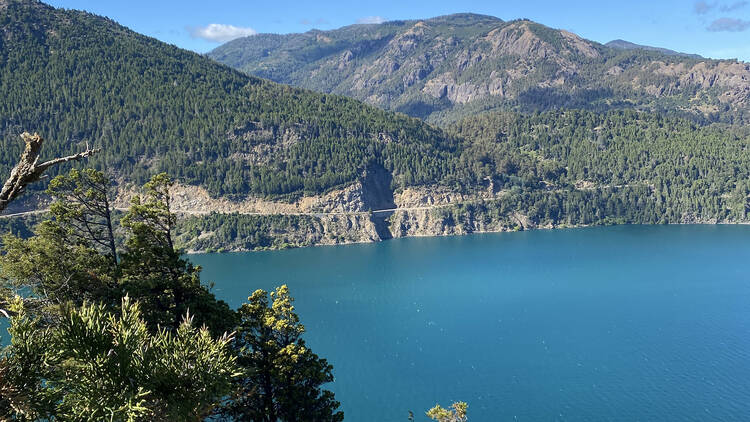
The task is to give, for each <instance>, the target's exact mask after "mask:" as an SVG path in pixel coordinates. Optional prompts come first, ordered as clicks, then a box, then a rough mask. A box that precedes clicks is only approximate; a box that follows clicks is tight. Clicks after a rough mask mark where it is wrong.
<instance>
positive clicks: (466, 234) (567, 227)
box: [183, 221, 750, 256]
mask: <svg viewBox="0 0 750 422" xmlns="http://www.w3.org/2000/svg"><path fill="white" fill-rule="evenodd" d="M748 225H750V221H742V222H727V221H722V222H713V223H709V222H703V223H701V222H696V223H659V224H650V223H625V224H581V225H572V226H555V227H548V226H541V227H530V228H525V229H522V230H477V231H472V232H468V233H461V234H455V233H452V234H418V235H412V236H399V237H392V238H389V239H382V240H378V241H361V242H341V243H315V244H311V245H304V246H290V247H283V248H274V247H270V248H262V249H250V250H247V249H237V250H224V251H202V250H190V251H186V252H185V253H184V254H183V255H185V256H191V255H205V254H235V253H253V252H271V251H283V250H289V249H302V248H316V247H332V246H348V245H365V244H371V243H380V242H387V241H390V240H397V239H408V238H431V237H462V236H471V235H473V234H498V233H517V232H524V231H536V230H549V231H554V230H576V229H585V228H592V227H618V226H645V227H653V226H748Z"/></svg>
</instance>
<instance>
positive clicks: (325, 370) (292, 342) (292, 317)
mask: <svg viewBox="0 0 750 422" xmlns="http://www.w3.org/2000/svg"><path fill="white" fill-rule="evenodd" d="M270 299H271V301H269V294H268V293H267V292H265V291H263V290H256V291H255V292H254V293H253V294H252V296H250V297H249V298H248V303H246V304H244V305H242V307H241V308H240V310H239V314H240V318H241V320H240V325H239V327H238V328H237V332H236V335H235V336H236V338H235V341H234V348H235V350H236V351H237V354H238V360H237V362H238V364H239V365H240V366H241V367H242V368H244V369H245V373H244V374H243V376H242V377H240V378H238V379H237V381H236V384H237V386H238V393H237V397H235V398H234V400H233V401H232V402H231V403H230V404H229V405H228V406H227V407H226V408H225V412H224V414H225V415H227V416H229V417H231V418H232V419H233V420H236V421H252V422H276V421H279V420H280V421H285V422H292V421H300V422H302V421H309V422H325V421H331V422H334V421H342V420H343V419H344V414H343V412H341V411H337V409H338V407H339V403H338V402H337V401H336V400H335V399H334V396H333V393H331V392H330V391H326V390H322V389H321V386H322V385H323V384H326V383H329V382H332V381H333V373H332V370H333V367H332V366H331V365H329V364H328V362H327V361H326V360H325V359H321V358H319V357H318V356H317V355H316V354H315V353H313V352H312V351H311V350H310V349H309V348H307V346H306V345H305V341H304V340H303V339H302V334H303V333H304V332H305V327H304V326H303V325H302V324H301V323H300V321H299V317H298V316H297V314H296V313H295V312H294V306H293V305H292V303H293V301H294V299H293V298H292V297H291V296H290V295H289V289H288V288H287V286H281V287H279V288H277V289H276V290H275V291H274V292H271V294H270Z"/></svg>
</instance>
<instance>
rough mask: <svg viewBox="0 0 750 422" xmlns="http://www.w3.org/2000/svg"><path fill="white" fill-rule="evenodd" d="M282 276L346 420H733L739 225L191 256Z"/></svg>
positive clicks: (748, 324) (748, 379)
mask: <svg viewBox="0 0 750 422" xmlns="http://www.w3.org/2000/svg"><path fill="white" fill-rule="evenodd" d="M191 258H192V259H193V260H194V261H195V262H197V263H199V264H201V265H203V266H204V273H203V275H204V279H205V280H212V281H214V282H216V288H215V291H216V293H217V294H218V296H220V297H221V298H224V299H225V300H228V301H229V302H230V303H231V305H233V306H238V305H239V304H240V303H241V302H242V301H243V300H244V299H245V298H246V297H247V296H248V295H249V294H250V292H251V291H252V290H254V289H257V288H263V289H271V288H273V287H274V286H277V285H279V284H281V283H286V284H288V285H289V286H290V289H291V292H292V294H293V295H294V296H295V297H296V299H297V302H296V305H297V309H298V311H299V313H300V315H301V318H302V321H303V323H304V324H305V325H306V326H307V329H308V333H307V334H306V338H307V340H308V343H309V344H310V346H311V347H312V348H313V350H314V351H316V352H317V353H318V354H320V355H321V356H323V357H326V358H328V360H329V361H330V362H331V363H332V364H333V365H334V373H335V376H336V381H335V382H334V383H332V384H330V389H332V390H333V391H334V392H335V393H336V396H337V399H338V400H339V401H341V403H342V407H343V410H344V411H345V415H346V418H347V420H350V421H378V422H382V421H406V420H407V415H408V411H409V410H412V411H414V413H415V414H417V416H418V418H417V420H426V418H421V419H420V418H419V416H420V415H423V412H424V411H425V410H426V409H428V408H429V407H431V406H433V405H434V404H435V403H436V402H440V403H442V404H450V402H451V401H455V400H463V401H466V402H468V403H469V414H470V420H471V421H493V420H521V421H530V420H533V421H537V420H542V421H556V420H560V421H563V420H570V421H573V420H575V421H579V420H588V421H603V420H613V421H635V420H641V421H663V420H679V421H687V420H696V421H697V420H700V421H706V420H717V421H730V420H750V360H748V357H749V355H750V335H749V334H750V273H749V271H748V270H750V227H747V226H621V227H606V228H587V229H575V230H555V231H530V232H520V233H501V234H486V235H472V236H465V237H446V238H412V239H401V240H391V241H387V242H382V243H378V244H366V245H352V246H336V247H317V248H306V249H296V250H287V251H275V252H260V253H258V252H256V253H245V254H222V255H194V256H192V257H191Z"/></svg>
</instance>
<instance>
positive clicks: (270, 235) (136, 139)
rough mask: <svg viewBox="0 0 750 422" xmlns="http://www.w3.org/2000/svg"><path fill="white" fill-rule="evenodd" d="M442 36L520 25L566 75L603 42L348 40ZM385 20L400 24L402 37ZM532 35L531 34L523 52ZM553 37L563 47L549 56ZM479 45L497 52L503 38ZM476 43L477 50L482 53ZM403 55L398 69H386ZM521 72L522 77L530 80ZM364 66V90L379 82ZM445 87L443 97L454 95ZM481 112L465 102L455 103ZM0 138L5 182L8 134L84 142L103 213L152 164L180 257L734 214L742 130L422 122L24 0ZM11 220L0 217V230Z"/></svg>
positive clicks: (454, 19)
mask: <svg viewBox="0 0 750 422" xmlns="http://www.w3.org/2000/svg"><path fill="white" fill-rule="evenodd" d="M441 22H442V23H441ZM476 22H480V23H481V25H479V26H480V27H482V28H483V29H482V28H480V29H477V28H478V26H477V24H476ZM459 23H462V24H463V26H461V25H459ZM441 25H444V26H445V28H443V29H442V31H449V32H450V33H451V34H453V35H452V37H454V39H453V41H450V40H449V38H450V37H449V38H446V39H443V40H441V39H440V38H439V37H438V38H432V39H431V40H428V41H429V42H430V43H433V44H435V45H437V44H441V43H442V45H443V46H444V48H445V51H446V54H448V52H449V51H453V50H451V48H453V47H450V46H451V45H453V44H456V45H461V44H462V43H463V44H465V43H468V42H471V41H470V40H472V39H474V38H476V37H477V36H478V35H477V34H478V33H482V32H483V31H488V32H487V34H493V35H492V37H494V38H492V39H496V40H502V39H506V38H508V39H513V38H514V37H516V36H517V35H519V34H518V33H517V32H518V31H521V32H520V33H521V35H522V36H523V37H522V38H523V40H525V41H523V42H521V41H519V43H516V44H514V45H515V47H514V48H515V49H516V50H514V51H527V52H528V54H532V52H533V54H537V56H538V57H539V59H538V60H549V61H548V62H546V63H548V64H547V65H545V66H549V69H553V70H554V69H555V68H554V67H553V64H555V63H556V65H560V66H562V65H566V66H567V65H570V66H574V65H575V63H576V62H575V61H574V59H575V60H583V59H581V57H589V59H587V60H590V62H591V63H595V62H596V61H597V60H601V54H603V52H606V51H608V50H606V49H607V47H604V46H600V45H593V44H589V43H587V42H586V41H584V40H581V39H579V38H577V37H575V36H574V35H573V34H569V33H563V32H559V31H551V30H547V29H545V28H544V27H542V26H540V25H536V24H534V23H531V22H528V21H520V22H511V23H507V22H501V21H499V20H497V19H495V18H491V17H483V16H476V15H461V16H451V17H445V18H438V19H436V20H431V21H429V22H427V23H423V24H419V23H410V22H402V23H390V24H385V25H384V26H378V25H369V26H353V27H350V28H349V30H350V31H353V32H360V31H364V32H365V33H368V34H369V33H371V32H372V31H375V33H377V31H380V30H382V31H386V30H388V28H397V29H398V28H400V29H398V31H402V32H398V31H396V32H394V34H395V35H393V36H391V37H390V38H388V37H387V36H386V41H378V40H379V39H381V38H382V37H380V38H378V37H375V38H372V39H371V41H368V42H363V43H361V45H370V44H369V43H370V42H371V43H372V45H380V44H378V43H382V42H385V44H386V45H387V44H391V47H393V46H394V45H393V41H394V40H395V39H397V38H398V39H400V40H401V41H400V42H399V43H398V45H400V46H401V47H403V48H404V51H403V54H404V57H411V54H412V53H411V52H410V51H411V50H409V48H411V47H409V46H412V47H413V48H415V49H417V48H420V47H419V46H420V45H422V43H423V42H427V41H425V38H424V37H422V36H420V35H418V33H419V32H420V31H422V30H424V31H425V34H428V33H430V31H432V30H433V29H434V28H436V27H440V26H441ZM497 25H500V26H499V28H500V29H498V30H493V29H490V28H492V27H495V26H497ZM415 27H416V29H414V28H415ZM404 28H407V30H412V29H414V31H412V32H409V33H410V34H412V35H405V34H406V33H407V32H408V31H406V32H404V31H403V30H404ZM446 28H447V29H446ZM514 28H516V29H518V31H516V30H515V29H514ZM394 31H395V30H394ZM493 31H494V32H493ZM503 31H505V32H503ZM524 31H525V32H524ZM545 31H547V32H545ZM550 31H551V32H550ZM384 33H385V32H384ZM501 33H503V34H504V35H502V34H501ZM539 34H543V35H544V34H546V35H544V36H545V37H546V38H545V39H548V40H550V41H544V43H541V42H540V41H539V40H538V39H537V37H539V36H541V35H539ZM381 35H382V34H381ZM321 36H325V35H321ZM557 36H560V37H564V40H562V41H561V40H558V41H560V42H559V43H556V44H554V45H556V47H555V48H552V47H551V46H552V45H553V44H550V43H552V42H553V41H554V40H555V39H557V38H555V37H557ZM304 37H307V35H305V36H304ZM304 37H303V38H302V40H303V41H304V40H307V38H304ZM504 37H505V38H504ZM282 38H284V37H282ZM485 38H486V36H485ZM259 39H263V38H262V37H261V38H259ZM410 39H411V40H412V41H411V42H410V41H409V40H410ZM332 40H333V39H332ZM308 41H309V40H308ZM301 42H302V41H301ZM304 42H307V41H304ZM316 42H317V41H316ZM498 42H499V44H497V48H498V49H501V48H506V47H507V44H503V43H502V42H500V41H498ZM545 43H546V44H545ZM431 45H432V44H431ZM492 46H493V44H492V43H491V42H490V41H487V40H486V41H485V42H483V43H479V44H477V48H479V47H482V48H483V49H489V50H487V51H490V50H492V49H493V48H495V47H492ZM503 46H506V47H503ZM381 47H383V46H381ZM394 48H395V47H394ZM539 48H542V49H546V50H544V51H545V52H544V53H543V54H542V53H541V51H540V50H539ZM366 50H367V48H366V47H363V51H366ZM316 51H318V53H316ZM482 51H484V50H482ZM561 52H563V53H561ZM293 53H295V54H296V56H293V57H292V58H289V57H287V56H285V55H284V54H274V55H273V57H274V58H275V59H278V60H281V61H284V60H292V59H295V60H297V59H299V60H301V62H304V60H303V59H304V57H307V56H305V55H309V56H315V55H317V54H319V50H316V47H315V43H313V44H311V47H309V48H307V47H299V48H298V49H296V50H294V51H293ZM475 53H476V54H478V55H475ZM475 53H471V54H470V55H468V56H465V57H464V58H465V59H466V69H474V70H475V71H476V72H479V70H481V69H485V70H486V71H488V72H489V73H488V74H489V75H491V74H492V72H493V71H494V70H491V69H490V68H484V67H482V66H484V65H482V63H483V62H486V63H487V64H488V65H489V64H490V63H499V62H502V60H505V62H503V63H506V64H507V65H508V66H509V67H508V69H516V68H517V67H518V66H521V64H519V63H522V64H523V63H526V64H527V65H529V66H531V65H532V61H530V60H522V61H520V62H519V61H518V60H516V59H512V60H511V59H508V58H507V57H506V59H502V57H505V56H502V57H501V56H497V57H494V56H493V57H494V58H487V59H486V60H485V59H484V56H483V54H484V53H481V52H479V51H478V50H477V52H475ZM326 54H327V53H326ZM451 54H453V53H451ZM498 54H500V53H499V52H498ZM514 54H516V53H514ZM540 54H541V55H540ZM621 54H625V55H628V54H635V55H634V56H632V57H642V56H643V55H644V54H651V55H654V57H660V58H664V57H667V56H663V55H658V54H657V53H649V52H646V53H643V52H637V54H636V53H629V52H621ZM300 55H302V56H300ZM323 55H324V56H325V54H323ZM480 56H481V57H480ZM300 57H301V58H300ZM430 57H433V56H430ZM462 57H463V56H462ZM269 60H270V59H269ZM451 60H453V59H451ZM634 60H635V59H634ZM664 60H667V59H664ZM675 60H676V59H675ZM680 60H685V59H680ZM353 62H354V60H353ZM407 62H408V60H406V59H404V60H403V61H400V62H398V63H400V64H403V66H401V67H400V68H399V69H403V67H408V66H407V65H406V64H405V63H407ZM378 63H380V64H385V63H387V60H385V61H381V62H378ZM394 63H396V62H394ZM409 63H411V62H409ZM472 63H473V64H472ZM533 63H536V64H534V66H537V67H535V69H536V70H534V72H537V73H539V72H541V74H543V73H544V72H547V71H548V70H549V69H547V67H544V66H541V65H539V64H538V63H542V62H541V61H536V62H533ZM664 63H667V62H664ZM695 63H700V62H697V61H696V62H695ZM435 65H436V66H442V65H439V64H438V63H437V62H435ZM443 65H445V66H448V65H449V63H443ZM514 66H515V67H514ZM539 66H541V67H539ZM717 66H718V65H717ZM377 69H379V68H374V69H371V70H372V72H374V73H372V74H369V73H368V75H369V76H367V78H365V79H362V81H363V83H365V82H367V81H370V82H371V83H372V84H373V87H374V88H377V87H378V86H380V85H379V84H380V81H381V80H380V79H377V78H378V76H377V75H378V73H377ZM477 69H479V70H477ZM545 69H547V70H545ZM578 69H579V70H580V71H581V72H583V71H584V70H585V69H584V68H578ZM483 71H484V70H483ZM549 71H552V70H549ZM329 73H330V72H329ZM342 74H346V72H345V71H342ZM430 74H431V73H428V74H427V75H430ZM470 74H472V73H470V72H468V71H467V72H466V73H464V74H463V75H464V76H466V77H468V76H469V75H470ZM334 76H335V75H334ZM527 76H528V75H527ZM528 77H531V76H528ZM370 78H372V79H370ZM576 78H577V79H576ZM659 78H662V77H659ZM659 78H656V77H654V79H653V81H658V80H662V79H659ZM574 80H583V76H576V77H575V78H574ZM420 83H421V82H420ZM462 83H464V84H468V85H466V86H469V85H470V84H473V83H474V82H469V80H468V79H467V80H466V81H465V82H462ZM653 83H656V82H653ZM434 84H435V82H429V81H428V82H427V83H426V85H425V86H431V87H434ZM718 84H719V82H718V80H716V81H714V85H713V86H714V89H713V91H711V93H712V94H711V95H714V94H715V93H716V92H718V91H719V88H718V87H719V85H718ZM503 86H505V85H503ZM564 86H566V85H564V84H563V85H560V86H559V87H558V88H560V87H564ZM511 87H512V86H510V85H508V89H509V90H510V91H507V92H512V90H511ZM374 88H373V89H374ZM537 88H538V87H537ZM446 89H447V88H446ZM504 89H505V88H504ZM550 89H553V88H552V87H550ZM560 89H562V88H560ZM446 92H451V94H450V95H449V94H446V96H445V98H452V97H453V96H454V94H455V95H458V93H457V92H455V91H446ZM461 92H463V91H461ZM544 92H552V91H544ZM509 95H510V94H509ZM561 95H562V94H561ZM569 95H570V96H571V98H573V94H569ZM592 95H593V94H592ZM707 95H708V94H706V96H707ZM706 96H703V97H696V98H698V99H697V100H696V101H698V100H701V99H703V100H705V98H706ZM524 98H525V97H524ZM544 98H552V99H554V98H556V97H544ZM592 98H594V97H592ZM644 98H645V97H644ZM444 100H445V99H444ZM703 100H701V101H703ZM441 101H442V100H441ZM445 101H448V100H445ZM477 101H479V100H477ZM480 103H481V102H478V103H474V104H473V105H472V103H471V102H469V103H467V105H466V108H464V109H463V112H468V111H469V110H471V108H470V107H477V104H480ZM486 104H490V103H486ZM503 104H504V103H503ZM571 104H572V105H575V104H578V103H576V102H572V103H571ZM0 128H2V129H3V131H2V132H0V172H2V173H4V174H8V172H9V170H10V168H11V166H12V165H14V164H15V163H16V160H17V159H18V155H19V153H20V149H21V145H20V144H21V142H20V140H19V139H18V134H19V133H21V132H23V131H32V132H33V131H37V132H39V133H41V134H42V135H43V136H44V137H45V138H46V139H47V140H48V141H47V143H46V144H45V149H44V153H45V154H47V155H48V156H52V155H61V154H65V153H70V152H73V151H78V150H80V149H81V148H82V147H83V145H84V144H85V143H87V142H88V143H89V144H90V145H92V146H95V147H101V148H102V151H101V153H99V154H97V155H95V156H94V157H92V158H91V159H90V160H88V161H87V162H86V165H89V166H94V167H96V168H100V169H104V170H107V171H108V172H109V173H111V174H112V175H113V176H114V178H115V181H116V182H117V187H116V189H115V193H116V195H117V198H116V201H115V204H116V206H117V207H124V206H127V203H128V200H129V198H130V197H131V196H132V194H133V193H134V192H135V189H136V188H135V186H134V185H136V184H139V183H142V182H144V181H145V180H147V178H148V177H150V176H151V175H152V174H154V173H157V172H162V171H165V172H167V173H168V174H169V175H170V176H171V177H172V178H174V179H175V180H176V181H177V186H175V188H174V189H173V191H172V195H173V201H172V206H173V207H174V209H175V211H177V212H179V213H180V214H181V215H182V216H183V217H185V216H186V215H187V216H189V217H186V218H182V219H180V222H179V230H178V233H177V235H178V236H177V240H178V241H179V242H180V244H181V245H183V246H185V247H186V248H188V249H189V250H193V251H205V250H222V249H223V250H249V249H263V248H283V247H290V246H304V245H313V244H337V243H348V242H366V241H377V240H381V239H387V238H391V237H402V236H418V235H419V236H421V235H449V234H463V233H471V232H478V231H504V230H521V229H529V228H536V227H568V226H580V225H595V224H613V223H686V222H747V221H749V218H748V210H750V206H749V205H748V194H750V184H749V183H750V182H748V181H750V134H748V133H747V131H746V129H747V128H746V127H739V126H729V125H723V124H713V125H708V126H703V125H700V124H697V123H696V122H695V121H694V120H690V119H684V118H680V117H678V116H664V115H661V114H658V113H652V112H647V111H633V110H606V111H592V110H564V109H556V110H551V111H545V112H543V113H522V112H518V111H513V112H508V111H502V112H489V113H483V114H479V115H476V116H470V117H467V118H465V119H461V120H459V121H457V122H455V123H453V124H451V125H446V126H445V127H444V128H436V127H433V126H431V125H429V124H427V123H424V122H423V121H420V120H418V119H415V118H412V117H409V116H406V115H404V114H399V113H394V112H389V111H384V110H382V109H380V108H376V107H373V106H370V105H366V104H364V103H362V102H360V101H357V100H355V99H351V98H346V97H343V96H338V95H330V94H319V93H315V92H312V91H308V90H305V89H301V88H293V87H290V86H286V85H280V84H277V83H274V82H271V81H268V80H264V79H260V78H258V77H255V76H249V75H246V74H244V73H241V72H239V71H237V70H234V69H232V68H230V67H228V66H225V65H222V64H219V63H216V62H215V61H213V60H211V59H209V58H208V57H205V56H201V55H198V54H195V53H191V52H188V51H185V50H181V49H179V48H176V47H174V46H171V45H168V44H165V43H162V42H160V41H158V40H155V39H153V38H149V37H145V36H143V35H140V34H137V33H135V32H133V31H131V30H129V29H127V28H125V27H123V26H120V25H118V24H117V23H116V22H113V21H112V20H109V19H106V18H102V17H99V16H95V15H91V14H88V13H85V12H80V11H75V10H62V9H55V8H52V7H50V6H47V5H45V4H43V3H40V2H37V1H33V0H0ZM43 158H46V157H43ZM61 170H65V168H64V167H63V168H62V169H61ZM43 187H44V186H43V184H39V186H37V187H36V188H37V189H41V188H43ZM37 192H38V191H37ZM40 197H43V195H40ZM33 198H35V197H33V196H32V199H33ZM21 205H23V206H26V207H28V208H31V207H38V208H39V207H42V206H43V205H44V204H39V203H35V202H34V201H31V200H29V201H27V203H22V204H21ZM28 208H27V209H28ZM27 229H28V227H24V226H23V225H21V224H19V223H17V222H15V221H13V220H10V219H8V218H0V230H2V232H6V231H13V232H17V233H28V230H27Z"/></svg>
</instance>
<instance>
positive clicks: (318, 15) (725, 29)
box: [47, 0, 750, 62]
mask: <svg viewBox="0 0 750 422" xmlns="http://www.w3.org/2000/svg"><path fill="white" fill-rule="evenodd" d="M47 2H48V3H50V4H52V5H53V6H56V7H65V8H70V9H82V10H87V11H89V12H92V13H96V14H98V15H104V16H107V17H110V18H112V19H114V20H116V21H118V22H120V23H121V24H123V25H125V26H127V27H129V28H131V29H133V30H135V31H138V32H140V33H143V34H146V35H150V36H153V37H155V38H158V39H160V40H163V41H166V42H169V43H172V44H175V45H178V46H180V47H183V48H187V49H190V50H194V51H197V52H201V53H203V52H206V51H209V50H211V49H212V48H214V47H216V46H218V45H220V44H221V41H222V40H227V39H230V38H232V37H236V36H240V35H247V34H252V33H254V32H273V33H288V32H304V31H307V30H310V29H312V28H318V29H334V28H338V27H341V26H345V25H350V24H353V23H357V22H378V21H381V20H395V19H419V18H426V17H433V16H439V15H445V14H449V13H457V12H474V13H482V14H487V15H493V16H497V17H499V18H501V19H505V20H510V19H516V18H528V19H531V20H534V21H537V22H540V23H543V24H545V25H548V26H551V27H554V28H561V29H567V30H570V31H572V32H575V33H577V34H579V35H581V36H583V37H585V38H588V39H591V40H594V41H599V42H607V41H610V40H613V39H617V38H622V39H625V40H628V41H631V42H635V43H639V44H648V45H654V46H657V47H665V48H670V49H673V50H678V51H684V52H688V53H697V54H700V55H703V56H706V57H713V58H739V59H740V60H744V61H749V62H750V1H737V0H715V1H713V0H712V1H691V0H630V1H616V2H615V1H593V0H581V1H572V0H571V1H567V2H561V1H559V0H524V1H517V0H516V1H506V0H461V1H456V0H380V1H377V2H356V1H351V0H318V1H289V0H273V1H268V0H265V1H257V0H244V1H241V0H226V1H222V0H214V1H205V0H180V1H177V0H128V1H121V0H116V1H115V0H112V1H110V0H106V1H102V0H48V1H47Z"/></svg>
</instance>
